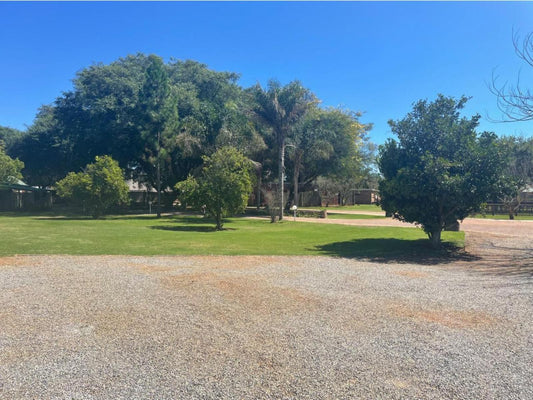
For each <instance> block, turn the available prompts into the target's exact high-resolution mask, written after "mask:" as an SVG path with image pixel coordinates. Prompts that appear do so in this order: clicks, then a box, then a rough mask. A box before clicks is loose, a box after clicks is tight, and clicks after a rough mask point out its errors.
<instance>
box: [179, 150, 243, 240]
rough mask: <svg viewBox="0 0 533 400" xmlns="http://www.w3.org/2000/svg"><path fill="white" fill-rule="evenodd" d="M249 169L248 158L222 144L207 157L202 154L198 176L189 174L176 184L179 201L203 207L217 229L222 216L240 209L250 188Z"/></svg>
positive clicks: (220, 225) (241, 209)
mask: <svg viewBox="0 0 533 400" xmlns="http://www.w3.org/2000/svg"><path fill="white" fill-rule="evenodd" d="M252 168H253V166H252V163H251V161H250V160H249V159H247V158H246V157H245V156H244V155H243V154H242V153H240V152H239V151H238V150H236V149H234V148H232V147H223V148H221V149H220V150H218V151H216V152H215V153H214V154H213V155H212V156H211V157H208V156H204V166H203V168H202V171H201V174H200V176H199V177H198V179H196V178H194V177H192V176H189V177H188V178H187V180H185V181H182V182H179V183H178V184H177V185H176V188H177V190H178V192H179V196H180V200H182V201H183V202H186V203H188V204H191V205H195V206H196V207H203V206H205V209H206V211H207V213H208V214H209V215H211V216H212V217H214V219H215V222H216V229H217V230H220V229H222V226H223V219H224V218H225V217H228V216H231V215H235V214H237V213H239V212H242V211H244V209H245V207H246V204H247V201H248V197H249V196H250V193H251V192H252V188H253V185H252V182H253V179H252V176H253V175H252Z"/></svg>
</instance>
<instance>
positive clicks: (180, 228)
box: [149, 216, 236, 232]
mask: <svg viewBox="0 0 533 400" xmlns="http://www.w3.org/2000/svg"><path fill="white" fill-rule="evenodd" d="M159 221H161V220H159ZM165 222H170V223H173V225H152V226H150V227H149V228H150V229H158V230H162V231H175V232H217V230H216V227H215V221H214V220H212V219H209V218H204V217H200V216H179V217H177V218H169V219H167V220H166V221H165ZM234 230H236V229H235V228H222V231H234Z"/></svg>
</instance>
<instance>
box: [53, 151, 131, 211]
mask: <svg viewBox="0 0 533 400" xmlns="http://www.w3.org/2000/svg"><path fill="white" fill-rule="evenodd" d="M56 188H57V194H58V195H59V196H60V197H63V198H66V199H69V200H71V201H72V202H73V203H74V204H78V205H81V206H83V208H84V209H86V210H88V211H89V212H90V213H91V215H92V216H93V217H94V218H98V217H100V216H101V215H104V214H105V213H106V212H108V211H109V209H110V208H111V207H112V206H115V205H121V204H126V203H127V202H128V191H129V190H128V185H127V184H126V182H125V181H124V173H123V171H122V169H121V168H120V167H119V165H118V162H117V161H115V160H113V159H112V158H111V157H109V156H102V157H98V156H97V157H96V158H95V162H94V163H93V164H89V165H87V167H86V168H85V171H84V172H78V173H74V172H71V173H69V174H68V175H67V176H66V177H65V178H64V179H62V180H60V181H59V182H57V185H56Z"/></svg>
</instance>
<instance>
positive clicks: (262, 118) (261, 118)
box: [250, 80, 318, 220]
mask: <svg viewBox="0 0 533 400" xmlns="http://www.w3.org/2000/svg"><path fill="white" fill-rule="evenodd" d="M250 93H251V95H252V97H253V103H252V104H253V106H252V111H253V114H254V115H255V117H256V119H257V121H258V123H259V124H260V125H262V126H263V127H264V128H266V129H267V132H268V133H269V134H270V140H271V149H272V150H274V151H277V159H278V165H277V167H278V171H277V172H278V198H279V219H280V220H282V219H283V209H284V207H285V202H284V198H283V196H284V195H283V193H284V180H285V146H286V143H285V142H286V139H287V137H288V136H289V135H290V133H291V131H292V130H293V129H294V128H295V126H296V125H297V124H298V123H299V122H300V120H301V119H302V118H303V116H304V115H305V114H306V112H307V111H308V110H309V109H310V108H311V107H313V106H314V105H315V104H317V102H318V100H317V98H316V97H315V95H314V94H313V93H312V92H311V91H310V90H308V89H306V88H304V87H303V86H302V85H301V83H300V82H299V81H293V82H291V83H289V84H287V85H285V86H281V84H280V83H279V82H277V81H275V80H270V81H269V82H268V87H267V89H266V90H265V89H263V88H262V87H261V86H260V85H259V84H257V85H256V86H255V87H253V88H251V89H250Z"/></svg>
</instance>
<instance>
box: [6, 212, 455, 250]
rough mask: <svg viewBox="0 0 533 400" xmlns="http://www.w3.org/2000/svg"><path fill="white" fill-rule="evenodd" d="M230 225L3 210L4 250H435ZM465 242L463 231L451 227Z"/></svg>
mask: <svg viewBox="0 0 533 400" xmlns="http://www.w3.org/2000/svg"><path fill="white" fill-rule="evenodd" d="M224 227H225V228H226V230H224V231H219V232H217V231H215V230H214V229H213V223H212V222H211V221H209V220H206V219H204V218H202V217H196V216H164V217H163V218H161V219H156V218H155V217H154V216H115V217H107V218H105V219H99V220H93V219H87V218H65V217H53V216H14V215H6V214H0V232H1V236H2V240H1V241H0V255H1V256H7V255H16V254H72V255H102V254H109V255H113V254H116V255H178V254H182V255H331V256H342V257H380V258H381V257H385V258H386V257H403V256H413V255H417V254H421V255H427V254H432V252H433V251H432V250H431V249H430V247H429V241H428V240H427V239H426V235H425V234H424V233H423V231H422V230H420V229H414V228H397V227H357V226H345V225H332V224H313V223H303V222H300V223H299V222H292V221H290V220H289V219H287V221H283V222H281V223H277V224H271V223H270V222H269V220H268V219H247V218H232V219H229V220H228V222H226V224H225V226H224ZM443 239H444V241H445V242H446V245H447V247H448V248H449V247H463V245H464V234H463V233H462V232H444V233H443Z"/></svg>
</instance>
